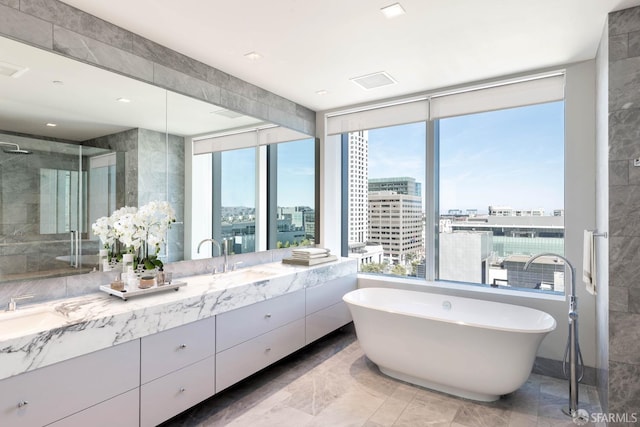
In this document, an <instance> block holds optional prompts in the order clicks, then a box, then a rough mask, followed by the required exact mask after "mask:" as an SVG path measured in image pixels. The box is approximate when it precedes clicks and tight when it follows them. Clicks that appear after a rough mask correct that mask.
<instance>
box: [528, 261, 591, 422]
mask: <svg viewBox="0 0 640 427" xmlns="http://www.w3.org/2000/svg"><path fill="white" fill-rule="evenodd" d="M543 256H549V257H555V258H560V259H562V260H564V262H565V265H568V266H569V273H570V274H571V288H570V292H569V337H568V338H567V346H566V348H565V351H564V360H563V361H562V372H563V373H564V375H565V377H567V379H568V380H569V406H568V407H566V408H562V412H564V413H565V414H566V415H568V416H570V417H571V418H573V419H574V420H575V419H576V417H578V416H580V415H579V413H578V383H579V382H580V381H581V380H582V376H583V375H584V361H583V360H582V352H581V351H580V340H579V337H578V297H576V280H575V276H576V270H575V268H573V265H571V262H569V260H568V259H566V258H565V257H563V256H562V255H558V254H554V253H549V252H546V253H542V254H538V255H534V256H533V257H531V258H530V259H529V260H528V261H527V262H526V263H525V265H524V268H523V270H526V269H527V268H529V266H530V265H531V263H532V262H533V260H535V259H537V258H540V257H543ZM556 262H557V261H556ZM567 365H569V372H567ZM578 371H580V374H578Z"/></svg>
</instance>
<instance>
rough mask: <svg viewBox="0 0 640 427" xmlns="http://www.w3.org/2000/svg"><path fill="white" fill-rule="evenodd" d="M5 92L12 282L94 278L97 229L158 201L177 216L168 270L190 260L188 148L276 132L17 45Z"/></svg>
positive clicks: (6, 261)
mask: <svg viewBox="0 0 640 427" xmlns="http://www.w3.org/2000/svg"><path fill="white" fill-rule="evenodd" d="M0 93H2V97H0V141H1V142H4V144H0V203H1V206H0V281H9V280H21V279H33V278H43V277H54V276H60V275H68V274H77V273H83V272H87V271H91V270H93V269H94V268H96V267H97V253H98V250H99V246H100V243H99V239H98V238H97V236H94V235H93V234H92V232H91V224H92V223H93V222H94V221H95V220H96V219H97V218H100V217H102V216H108V215H109V214H110V213H111V212H113V211H114V210H116V209H118V208H120V207H122V206H141V205H143V204H146V203H148V202H150V201H154V200H161V201H162V200H166V201H168V202H169V203H170V204H171V205H172V207H173V208H174V210H175V212H176V216H177V222H176V223H175V224H174V225H173V227H172V228H171V230H169V235H168V243H167V244H166V246H165V247H164V248H163V249H162V253H161V257H162V259H163V261H164V262H171V261H179V260H182V259H185V258H190V257H191V251H190V249H189V247H187V250H185V229H184V228H185V227H184V221H185V208H186V206H185V191H187V190H186V187H185V176H186V169H188V168H189V167H190V160H189V162H187V161H186V159H185V147H186V146H189V144H191V143H192V140H193V139H194V138H199V137H202V136H203V135H204V136H208V135H213V134H216V133H220V132H229V131H232V132H233V131H235V130H237V129H246V128H255V127H258V126H265V125H267V126H268V125H269V124H268V123H265V122H263V121H261V120H258V119H255V118H253V117H248V116H245V115H242V114H238V113H235V112H233V111H230V110H226V109H224V108H221V107H218V106H215V105H212V104H209V103H206V102H202V101H199V100H195V99H193V98H190V97H187V96H182V95H179V94H176V93H172V92H168V91H165V90H164V89H161V88H158V87H155V86H153V85H150V84H147V83H143V82H140V81H137V80H134V79H131V78H128V77H124V76H121V75H118V74H115V73H112V72H109V71H106V70H102V69H100V68H98V67H94V66H91V65H87V64H84V63H81V62H78V61H75V60H72V59H69V58H65V57H63V56H60V55H56V54H53V53H50V52H46V51H42V50H40V49H37V48H34V47H31V46H28V45H25V44H22V43H19V42H16V41H13V40H9V39H5V38H0ZM26 152H28V153H29V154H27V153H26ZM189 156H190V155H189ZM187 163H188V164H187ZM189 190H192V189H189ZM193 191H196V188H194V189H193ZM186 211H189V209H186ZM209 222H210V221H209ZM187 246H189V245H187ZM265 249H266V248H265Z"/></svg>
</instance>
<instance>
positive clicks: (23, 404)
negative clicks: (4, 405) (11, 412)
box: [18, 400, 29, 408]
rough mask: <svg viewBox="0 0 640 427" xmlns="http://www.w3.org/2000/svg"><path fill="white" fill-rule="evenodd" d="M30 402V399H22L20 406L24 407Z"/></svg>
mask: <svg viewBox="0 0 640 427" xmlns="http://www.w3.org/2000/svg"><path fill="white" fill-rule="evenodd" d="M28 404H29V402H28V401H26V400H21V401H20V402H18V408H22V407H23V406H27V405H28Z"/></svg>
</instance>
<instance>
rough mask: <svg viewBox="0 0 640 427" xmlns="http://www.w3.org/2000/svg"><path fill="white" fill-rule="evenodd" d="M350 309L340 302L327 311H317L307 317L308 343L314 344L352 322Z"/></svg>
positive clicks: (326, 309)
mask: <svg viewBox="0 0 640 427" xmlns="http://www.w3.org/2000/svg"><path fill="white" fill-rule="evenodd" d="M351 320H352V319H351V313H350V312H349V307H347V304H345V303H344V302H339V303H337V304H334V305H332V306H330V307H327V308H325V309H322V310H319V311H316V312H315V313H313V314H310V315H309V316H307V319H306V321H307V324H306V326H307V328H306V329H307V341H306V344H309V343H312V342H314V341H315V340H317V339H318V338H321V337H323V336H325V335H327V334H328V333H330V332H333V331H335V330H336V329H338V328H339V327H341V326H344V325H346V324H347V323H349V322H351Z"/></svg>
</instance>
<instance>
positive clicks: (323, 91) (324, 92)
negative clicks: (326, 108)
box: [316, 89, 329, 95]
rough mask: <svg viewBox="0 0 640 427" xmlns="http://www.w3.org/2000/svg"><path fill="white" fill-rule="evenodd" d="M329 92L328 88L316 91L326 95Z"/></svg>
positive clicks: (317, 93)
mask: <svg viewBox="0 0 640 427" xmlns="http://www.w3.org/2000/svg"><path fill="white" fill-rule="evenodd" d="M328 93H329V91H328V90H326V89H320V90H317V91H316V95H326V94H328Z"/></svg>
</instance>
